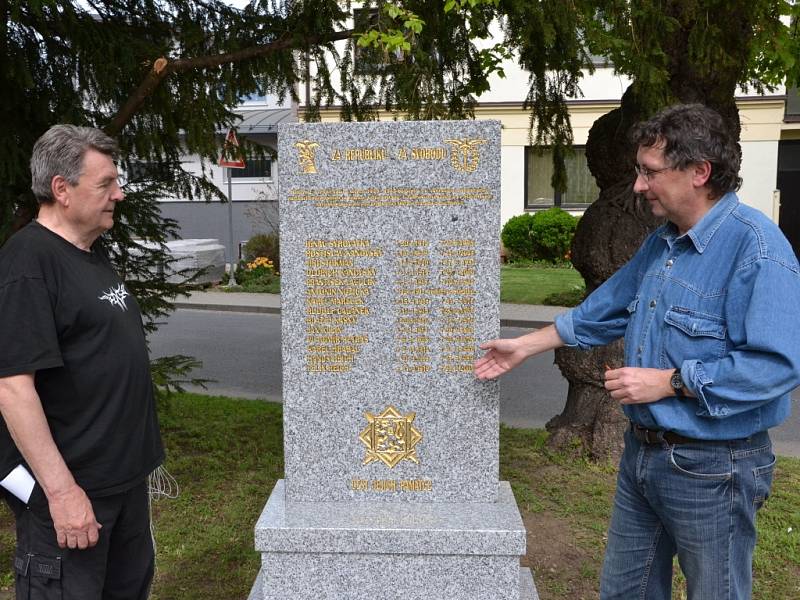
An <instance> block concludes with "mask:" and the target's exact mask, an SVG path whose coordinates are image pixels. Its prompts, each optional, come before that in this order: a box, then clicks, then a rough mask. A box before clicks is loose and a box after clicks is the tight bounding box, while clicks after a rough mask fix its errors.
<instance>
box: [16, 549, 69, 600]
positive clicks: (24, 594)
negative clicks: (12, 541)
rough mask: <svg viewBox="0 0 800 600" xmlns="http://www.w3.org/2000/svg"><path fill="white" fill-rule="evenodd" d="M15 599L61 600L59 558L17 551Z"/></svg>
mask: <svg viewBox="0 0 800 600" xmlns="http://www.w3.org/2000/svg"><path fill="white" fill-rule="evenodd" d="M14 571H15V575H16V581H15V585H16V596H17V600H61V596H62V589H61V558H60V557H58V556H53V557H51V556H40V555H37V554H25V553H23V552H21V551H19V550H18V551H17V554H16V556H15V558H14Z"/></svg>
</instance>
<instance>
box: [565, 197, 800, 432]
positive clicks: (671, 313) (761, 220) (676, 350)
mask: <svg viewBox="0 0 800 600" xmlns="http://www.w3.org/2000/svg"><path fill="white" fill-rule="evenodd" d="M556 329H557V330H558V333H559V335H560V336H561V339H562V340H563V341H564V343H565V344H566V345H568V346H577V347H579V348H582V349H588V348H591V347H593V346H601V345H604V344H607V343H609V342H611V341H613V340H615V339H618V338H620V337H622V336H623V335H624V336H625V365H626V366H631V367H651V368H657V369H675V368H680V370H681V375H682V377H683V381H684V383H685V384H686V387H687V388H689V389H690V390H691V391H692V392H694V394H695V395H696V396H697V398H684V399H680V398H677V397H675V396H670V397H666V398H662V399H661V400H658V401H656V402H652V403H647V404H632V405H625V406H624V407H623V408H624V411H625V414H626V415H627V416H628V417H629V418H630V419H631V420H632V421H634V422H635V423H639V424H640V425H643V426H645V427H650V428H657V429H666V430H671V431H675V432H678V433H680V434H682V435H685V436H688V437H694V438H700V439H716V440H729V439H738V438H745V437H748V436H749V435H751V434H753V433H755V432H758V431H763V430H766V429H768V428H769V427H773V426H775V425H778V424H779V423H781V421H783V420H784V419H785V418H786V417H787V416H788V415H789V409H790V406H791V398H790V394H791V392H792V390H793V389H794V388H795V387H796V386H797V385H798V384H800V269H798V263H797V258H796V257H795V255H794V252H793V250H792V248H791V246H790V245H789V243H788V242H787V241H786V238H785V237H784V236H783V234H782V233H781V232H780V230H779V229H778V227H777V226H776V225H775V224H774V223H772V222H771V221H769V220H768V219H767V218H766V217H765V216H764V215H763V214H762V213H761V212H759V211H757V210H756V209H753V208H751V207H748V206H745V205H743V204H740V203H739V199H738V198H737V197H736V194H734V193H728V194H726V195H725V196H723V197H722V198H721V199H720V200H718V201H717V202H716V203H715V204H714V205H713V206H712V208H711V209H710V210H709V211H708V212H707V213H706V214H705V215H704V216H703V218H702V219H701V220H700V222H698V223H697V224H696V225H695V226H694V227H693V228H692V229H690V230H689V231H688V232H686V233H685V234H684V235H681V236H679V235H678V232H677V229H676V227H675V226H674V225H673V224H672V223H667V224H666V225H664V226H662V227H661V228H659V229H657V230H656V231H655V232H653V233H652V234H651V235H650V236H649V237H648V238H647V239H646V240H645V242H644V243H643V244H642V247H641V248H639V251H638V252H637V253H636V255H635V256H634V257H633V258H632V259H631V260H630V262H628V263H627V264H626V265H625V266H624V267H622V268H621V269H620V270H619V271H617V272H616V273H615V274H614V275H613V276H612V277H610V278H609V279H608V280H607V281H606V282H605V283H603V285H601V286H600V287H599V288H597V289H596V290H595V291H594V292H593V293H592V294H590V295H589V296H588V297H587V298H586V299H585V300H584V301H583V303H582V304H581V305H580V306H578V307H576V308H574V309H572V310H570V311H569V312H566V313H564V314H561V315H559V316H558V317H556Z"/></svg>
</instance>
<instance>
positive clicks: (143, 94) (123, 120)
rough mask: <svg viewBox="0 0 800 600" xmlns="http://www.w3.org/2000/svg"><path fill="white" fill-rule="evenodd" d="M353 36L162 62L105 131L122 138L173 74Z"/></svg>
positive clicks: (286, 41) (285, 40) (288, 39)
mask: <svg viewBox="0 0 800 600" xmlns="http://www.w3.org/2000/svg"><path fill="white" fill-rule="evenodd" d="M353 33H354V30H352V29H348V30H345V31H337V32H334V33H329V34H324V35H313V36H310V37H307V38H302V39H297V38H294V37H292V36H291V35H290V34H284V35H283V36H281V37H280V38H278V39H277V40H275V41H274V42H270V43H268V44H260V45H258V46H252V47H250V48H243V49H242V50H237V51H236V52H225V53H223V54H216V55H213V56H197V57H194V58H180V59H178V60H174V61H167V59H165V58H163V57H162V58H159V59H157V60H156V61H154V62H153V67H152V68H151V69H150V71H149V72H148V73H147V75H146V76H145V78H144V80H143V81H142V82H141V83H140V84H139V87H138V88H136V90H135V91H134V92H133V93H132V94H131V95H130V96H129V97H128V100H127V101H126V102H125V104H124V105H123V106H122V107H121V108H120V109H119V110H118V111H117V114H116V115H114V117H113V118H112V119H111V121H110V122H109V123H108V125H106V126H105V127H104V128H103V130H104V131H105V132H106V133H107V134H108V135H110V136H112V137H114V136H116V135H118V134H119V133H120V131H122V129H123V128H124V127H125V125H127V124H128V123H129V122H130V120H131V119H132V118H133V116H134V115H135V114H136V113H137V112H138V111H139V109H140V108H141V107H142V105H143V104H144V103H145V101H146V100H147V98H148V97H149V96H150V95H151V94H152V93H153V92H154V91H155V90H156V88H157V87H158V86H159V85H160V84H161V82H162V81H163V80H164V79H165V78H166V77H167V76H169V75H172V74H173V73H181V72H184V71H190V70H192V69H211V68H214V67H219V66H220V65H224V64H229V63H236V62H241V61H246V60H252V59H254V58H260V57H263V56H267V55H269V54H272V53H275V52H280V51H282V50H290V49H302V48H307V47H308V46H315V45H320V44H328V43H330V42H335V41H338V40H345V39H348V38H350V37H352V36H353Z"/></svg>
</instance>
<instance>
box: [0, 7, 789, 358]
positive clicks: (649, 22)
mask: <svg viewBox="0 0 800 600" xmlns="http://www.w3.org/2000/svg"><path fill="white" fill-rule="evenodd" d="M732 4H734V5H735V7H736V11H740V12H741V15H742V16H741V18H740V17H738V16H737V17H733V18H724V19H721V18H719V15H721V14H733V11H732V10H731V3H729V2H724V1H723V0H702V1H701V0H660V1H633V2H631V1H629V0H570V1H569V2H563V1H561V0H396V1H394V2H386V1H384V0H365V1H364V2H361V3H358V4H357V6H356V5H354V4H351V2H350V1H349V0H253V1H252V2H250V4H248V5H247V7H245V8H244V9H241V10H240V9H236V8H233V7H231V6H229V5H228V4H226V3H225V2H222V1H220V0H82V1H80V2H79V1H77V0H75V1H70V0H0V89H2V90H3V101H2V103H0V119H2V123H3V127H2V128H0V243H2V242H3V241H4V240H5V239H7V237H8V236H9V235H10V234H11V233H12V232H13V231H14V230H15V229H16V228H18V227H19V226H21V225H22V224H24V223H25V222H27V221H28V220H30V218H32V216H33V215H34V214H35V210H36V204H35V201H34V199H33V197H32V195H31V193H30V189H29V188H30V181H29V171H28V160H29V156H30V152H31V148H32V146H33V142H34V141H35V140H36V139H37V138H38V137H39V136H40V135H41V134H42V133H43V132H44V131H45V130H46V129H47V128H48V127H49V126H50V125H52V124H54V123H59V122H67V123H73V124H79V125H91V126H96V127H101V128H104V129H105V130H106V131H107V132H108V133H110V134H111V135H113V136H115V137H116V138H117V139H118V140H119V142H120V145H121V149H122V153H121V154H122V155H121V157H120V163H121V166H122V168H123V170H125V171H127V172H128V173H131V174H134V173H135V174H136V176H135V178H134V179H135V180H134V181H132V182H130V183H129V185H128V186H127V188H126V193H127V201H126V202H123V203H121V204H120V205H119V214H118V219H117V223H118V224H117V226H116V227H115V228H114V229H113V230H112V231H111V232H110V233H109V234H108V239H107V242H108V244H109V247H110V249H111V251H112V255H113V256H114V259H115V261H116V263H117V266H118V267H119V268H120V271H121V272H122V273H123V274H124V275H125V276H126V278H127V279H128V281H129V283H130V285H131V286H132V287H133V288H135V292H136V294H137V296H138V297H139V299H140V301H141V302H142V305H143V308H144V313H145V316H146V318H147V327H148V328H149V329H151V328H152V327H154V326H155V323H156V322H157V321H158V319H159V318H161V317H163V316H164V315H165V314H166V313H167V311H168V310H169V308H170V305H169V300H170V299H171V298H172V297H174V295H175V294H176V293H178V292H179V291H180V289H181V287H180V286H175V285H172V284H169V283H167V281H166V278H165V277H164V276H162V275H160V274H159V273H160V271H159V270H158V266H159V265H162V264H163V261H164V259H165V254H164V247H163V243H164V242H165V241H166V240H167V239H168V237H169V236H171V235H173V234H175V233H176V224H175V223H174V222H170V221H165V220H164V219H162V217H161V216H160V215H159V212H158V208H157V200H158V199H159V198H161V197H165V196H176V197H181V198H199V199H215V198H217V199H221V196H220V194H219V192H218V191H217V188H216V187H215V186H213V185H212V184H211V183H210V182H209V181H208V179H207V178H206V177H205V175H206V173H205V171H203V172H202V173H200V175H199V176H197V175H193V174H190V173H187V172H185V171H184V169H183V168H182V165H181V159H182V157H183V156H185V155H186V154H192V155H197V156H199V157H200V158H201V159H203V160H205V161H210V160H214V159H215V157H216V155H217V154H218V152H219V144H220V142H221V138H220V136H219V133H218V132H220V131H224V130H225V129H226V128H228V127H229V126H231V125H234V124H235V115H234V112H233V111H234V109H235V108H236V106H237V105H238V104H239V102H240V101H241V99H242V98H244V97H246V96H248V95H252V94H258V95H264V94H276V95H278V96H280V97H287V96H288V97H291V98H293V99H295V100H297V95H298V88H299V87H300V86H302V85H305V84H306V81H308V85H309V87H310V88H311V90H312V102H311V103H310V104H309V106H308V107H307V114H306V117H307V118H309V119H314V118H316V117H318V115H319V113H320V110H321V108H322V107H323V106H325V105H327V104H335V105H338V106H340V107H341V114H342V118H343V119H345V120H366V119H372V118H375V116H376V114H377V111H379V110H381V109H383V110H389V111H397V112H398V113H399V114H404V115H405V116H406V117H408V118H414V119H448V118H469V117H472V116H473V115H474V109H475V106H476V103H477V101H478V99H479V96H480V94H481V93H482V92H485V91H486V90H487V89H488V88H489V77H490V75H491V74H492V73H497V74H499V75H502V74H503V72H502V69H503V61H504V60H506V59H509V58H513V59H514V60H516V61H517V62H518V64H519V65H520V66H521V67H523V68H524V69H526V70H527V71H528V72H529V74H530V80H529V88H528V89H527V90H521V91H520V97H521V98H522V99H524V102H525V107H526V108H527V109H528V110H530V112H531V139H532V142H534V143H536V144H538V145H551V146H553V154H554V157H555V160H556V164H557V167H560V163H561V160H562V159H563V153H564V152H565V149H566V148H568V146H569V144H570V143H571V141H572V134H571V129H570V121H569V113H568V110H567V104H566V100H567V99H568V98H577V97H579V96H580V89H579V83H580V79H581V77H582V76H583V75H584V74H585V73H586V72H587V70H591V63H590V60H589V54H588V52H589V51H591V52H593V53H595V54H600V55H603V56H607V57H609V58H610V59H611V60H612V61H613V62H614V65H615V68H616V69H617V70H618V71H619V72H621V73H624V74H627V75H630V76H631V77H633V78H634V80H635V81H636V82H637V84H638V86H639V87H638V93H639V94H640V95H641V97H642V102H644V103H645V104H646V105H647V106H650V107H655V106H659V105H663V104H665V103H667V102H668V101H670V99H672V98H676V97H684V94H682V93H678V92H677V91H676V90H679V89H680V79H681V77H682V76H683V75H684V74H686V73H691V74H693V75H694V76H695V77H694V79H695V80H698V79H703V80H704V81H707V87H708V90H710V91H713V90H714V89H717V88H716V87H715V86H717V84H718V83H721V82H722V79H723V78H726V77H728V78H730V77H731V75H729V74H730V73H734V75H733V78H734V80H735V81H734V82H735V83H740V84H750V85H752V86H754V87H755V88H756V89H761V87H762V86H765V85H766V86H769V85H775V84H777V83H779V82H780V81H782V79H783V78H784V77H788V78H789V82H790V83H791V82H796V81H797V80H798V73H800V64H798V60H797V57H798V50H800V47H799V46H798V43H799V42H798V38H799V37H800V36H798V34H797V21H795V24H794V25H793V26H791V27H790V26H789V25H788V24H787V23H788V22H789V21H788V20H784V21H782V20H781V17H782V16H783V17H785V16H786V15H789V14H790V13H791V11H794V12H795V15H796V14H797V12H798V10H800V9H799V8H798V6H797V5H796V4H795V5H794V6H792V5H791V4H789V3H787V2H785V1H783V0H752V1H750V2H742V1H737V2H734V3H732ZM354 7H357V8H361V9H363V10H362V11H361V13H360V14H362V15H366V17H365V18H362V19H356V20H355V21H353V20H352V19H351V18H350V17H351V15H352V14H353V13H352V11H353V8H354ZM494 22H499V23H500V24H501V27H502V33H501V34H500V36H499V37H498V36H497V35H496V34H495V33H493V30H492V23H494ZM677 31H689V32H690V34H689V35H688V36H675V35H674V34H675V33H676V32H677ZM340 41H344V42H343V44H344V46H343V47H342V45H341V44H339V45H337V44H336V43H337V42H340ZM735 41H741V42H742V43H741V44H740V45H739V46H737V45H736V44H735V43H731V42H735ZM676 44H679V45H680V46H679V47H676ZM357 52H358V53H359V60H355V59H354V56H355V55H356V53H357ZM370 56H371V59H370ZM676 62H677V63H680V64H676ZM370 63H372V64H373V66H374V68H363V65H369V64H370ZM359 64H361V65H362V66H361V67H359ZM730 65H744V66H743V67H742V68H738V67H736V68H733V67H731V68H730V69H729V68H727V67H728V66H730ZM724 83H725V84H726V85H727V84H728V83H730V82H729V81H728V80H727V79H726V80H725V82H724ZM717 87H719V89H722V88H725V89H726V90H727V89H728V88H727V87H725V86H722V85H720V86H717ZM709 93H710V92H709ZM724 93H728V92H727V91H726V92H724ZM245 144H246V141H245ZM247 151H248V152H251V153H254V154H259V153H263V152H264V150H263V149H262V148H260V147H258V146H255V147H250V148H247ZM553 184H554V187H555V188H556V189H560V190H563V189H565V187H566V180H565V173H564V170H563V168H556V170H555V174H554V178H553ZM134 240H141V241H143V242H145V248H139V247H137V244H136V243H135V242H134ZM172 366H173V367H174V366H175V365H172Z"/></svg>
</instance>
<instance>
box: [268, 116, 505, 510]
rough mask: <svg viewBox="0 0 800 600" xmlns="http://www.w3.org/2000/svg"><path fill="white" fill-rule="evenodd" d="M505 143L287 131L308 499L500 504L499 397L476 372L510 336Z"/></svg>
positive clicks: (293, 318)
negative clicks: (500, 289)
mask: <svg viewBox="0 0 800 600" xmlns="http://www.w3.org/2000/svg"><path fill="white" fill-rule="evenodd" d="M454 130H457V131H454ZM498 132H499V128H498V124H497V123H493V122H460V123H458V124H453V123H448V124H441V123H416V124H414V127H413V128H409V127H404V126H398V124H389V123H359V124H348V125H347V126H344V125H341V126H340V125H317V126H314V125H303V126H297V127H287V128H286V130H285V131H282V132H281V138H280V139H281V145H280V148H279V155H280V156H281V160H282V162H281V186H282V189H283V190H285V193H282V194H281V195H282V204H281V252H282V256H281V265H282V274H281V275H282V282H283V287H284V289H283V290H282V296H283V307H282V314H283V331H284V334H283V339H284V369H283V370H284V403H285V405H286V409H287V415H286V417H285V420H286V432H287V433H286V444H285V445H286V472H287V481H286V489H287V493H288V494H289V496H290V497H291V498H292V499H298V500H299V499H303V500H323V499H324V500H335V499H346V498H361V499H369V498H373V497H374V498H376V499H397V498H407V499H409V500H411V501H413V500H414V499H415V498H420V499H421V498H422V497H425V498H426V499H428V500H435V501H438V500H448V501H462V500H473V501H486V500H492V499H494V498H495V497H496V494H497V481H498V460H497V455H496V451H497V441H496V435H497V434H496V432H497V424H498V422H497V393H496V392H497V390H496V385H494V384H492V383H489V384H486V383H480V382H476V381H475V380H474V378H473V377H472V364H473V361H474V360H475V357H476V347H477V343H478V341H479V339H488V338H491V337H495V336H496V335H497V330H498V320H499V319H498V317H499V315H498V304H497V297H496V296H497V270H498V247H497V230H498V229H499V200H500V199H499V172H500V171H499V135H498ZM454 133H456V134H457V135H453V134H454ZM364 140H380V141H379V143H376V144H364V143H363V141H364ZM451 419H456V420H457V421H458V422H459V425H458V427H459V428H466V429H464V430H463V432H460V433H458V434H454V433H453V425H454V424H453V423H452V422H450V420H451ZM467 431H468V432H469V434H468V435H464V434H466V432H467ZM365 452H366V459H365V458H364V456H365V455H364V453H365ZM295 457H296V458H295ZM387 471H388V472H387ZM390 473H391V475H390ZM364 482H367V483H364ZM420 492H424V493H423V494H420Z"/></svg>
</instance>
